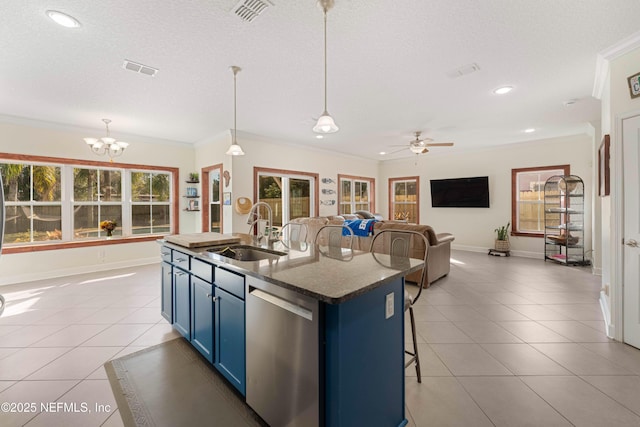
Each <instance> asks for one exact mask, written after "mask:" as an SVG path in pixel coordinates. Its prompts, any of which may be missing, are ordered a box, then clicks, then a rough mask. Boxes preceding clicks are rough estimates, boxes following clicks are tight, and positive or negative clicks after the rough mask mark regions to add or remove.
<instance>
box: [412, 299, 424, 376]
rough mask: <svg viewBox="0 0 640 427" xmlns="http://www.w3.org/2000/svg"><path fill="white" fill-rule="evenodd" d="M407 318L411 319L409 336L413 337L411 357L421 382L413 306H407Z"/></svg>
mask: <svg viewBox="0 0 640 427" xmlns="http://www.w3.org/2000/svg"><path fill="white" fill-rule="evenodd" d="M409 318H410V319H411V338H412V339H413V359H414V363H415V364H416V374H417V376H418V382H419V383H421V382H422V375H421V373H420V357H419V356H418V342H417V339H416V320H415V317H414V316H413V306H409Z"/></svg>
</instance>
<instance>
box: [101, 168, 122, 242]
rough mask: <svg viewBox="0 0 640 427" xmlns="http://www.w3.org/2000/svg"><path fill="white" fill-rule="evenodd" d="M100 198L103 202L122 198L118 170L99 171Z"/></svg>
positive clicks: (116, 200)
mask: <svg viewBox="0 0 640 427" xmlns="http://www.w3.org/2000/svg"><path fill="white" fill-rule="evenodd" d="M100 200H102V201H104V202H119V201H120V200H122V179H121V178H120V171H114V170H101V171H100ZM114 235H115V233H114Z"/></svg>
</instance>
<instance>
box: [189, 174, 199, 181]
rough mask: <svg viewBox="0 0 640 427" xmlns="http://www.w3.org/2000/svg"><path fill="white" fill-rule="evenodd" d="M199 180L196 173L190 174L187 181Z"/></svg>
mask: <svg viewBox="0 0 640 427" xmlns="http://www.w3.org/2000/svg"><path fill="white" fill-rule="evenodd" d="M199 180H200V174H199V173H198V172H191V173H190V174H189V181H194V182H195V181H199Z"/></svg>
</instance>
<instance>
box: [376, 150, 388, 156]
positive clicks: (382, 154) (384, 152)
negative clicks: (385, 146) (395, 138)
mask: <svg viewBox="0 0 640 427" xmlns="http://www.w3.org/2000/svg"><path fill="white" fill-rule="evenodd" d="M378 154H380V155H381V156H384V155H385V154H387V152H386V151H381V152H379V153H378Z"/></svg>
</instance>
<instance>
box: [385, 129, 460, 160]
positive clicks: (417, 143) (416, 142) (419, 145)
mask: <svg viewBox="0 0 640 427" xmlns="http://www.w3.org/2000/svg"><path fill="white" fill-rule="evenodd" d="M421 134H422V132H420V131H417V132H415V136H416V139H413V140H411V141H410V142H409V146H408V147H407V145H406V144H404V145H395V147H404V148H401V149H400V150H396V151H393V152H391V153H389V154H395V153H399V152H400V151H402V150H404V149H406V148H409V150H411V152H412V153H414V154H416V155H418V154H424V153H428V152H429V149H428V148H427V147H451V146H452V145H453V142H433V139H432V138H422V139H420V135H421Z"/></svg>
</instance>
